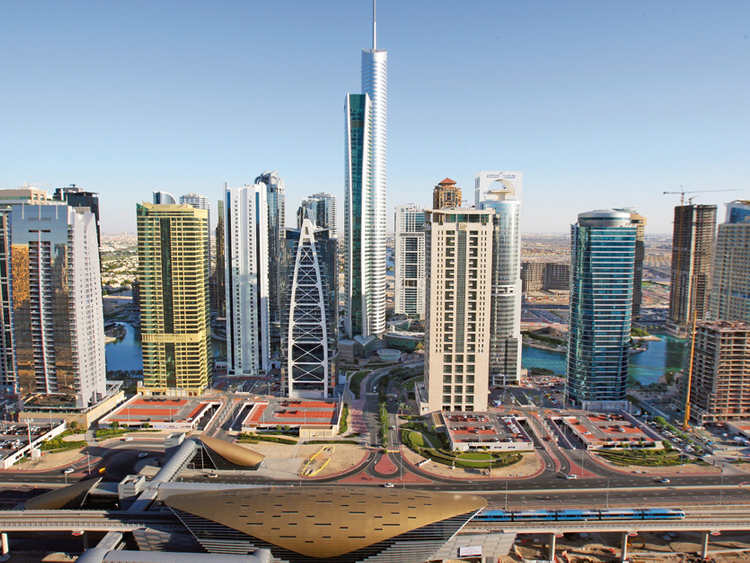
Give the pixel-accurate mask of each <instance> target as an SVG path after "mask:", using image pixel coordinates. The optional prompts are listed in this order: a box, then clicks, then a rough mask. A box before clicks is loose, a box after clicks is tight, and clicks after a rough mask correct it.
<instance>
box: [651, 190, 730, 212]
mask: <svg viewBox="0 0 750 563" xmlns="http://www.w3.org/2000/svg"><path fill="white" fill-rule="evenodd" d="M739 191H740V190H738V189H736V190H690V191H688V192H686V191H685V190H684V189H683V188H682V186H680V191H679V192H663V193H664V195H667V194H680V207H682V206H683V205H685V194H703V193H708V192H739ZM693 199H694V198H693V197H691V198H688V202H689V203H690V204H692V203H693Z"/></svg>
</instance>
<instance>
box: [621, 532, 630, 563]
mask: <svg viewBox="0 0 750 563" xmlns="http://www.w3.org/2000/svg"><path fill="white" fill-rule="evenodd" d="M621 544H622V555H621V556H620V561H627V560H628V532H623V533H622V542H621Z"/></svg>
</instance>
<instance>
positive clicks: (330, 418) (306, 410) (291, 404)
mask: <svg viewBox="0 0 750 563" xmlns="http://www.w3.org/2000/svg"><path fill="white" fill-rule="evenodd" d="M338 407H339V405H338V403H337V402H336V401H323V400H319V401H315V400H308V399H270V398H266V399H263V400H258V401H248V402H246V403H245V408H246V409H249V410H248V411H247V414H246V415H245V418H244V419H243V420H242V427H243V428H252V427H258V426H276V425H286V426H331V425H334V424H336V423H337V421H338V415H339V408H338Z"/></svg>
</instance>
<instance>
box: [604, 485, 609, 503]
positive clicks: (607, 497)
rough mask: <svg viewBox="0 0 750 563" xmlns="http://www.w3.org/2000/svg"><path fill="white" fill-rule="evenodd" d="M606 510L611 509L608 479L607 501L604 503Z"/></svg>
mask: <svg viewBox="0 0 750 563" xmlns="http://www.w3.org/2000/svg"><path fill="white" fill-rule="evenodd" d="M604 508H609V479H607V500H605V501H604Z"/></svg>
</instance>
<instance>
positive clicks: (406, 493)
mask: <svg viewBox="0 0 750 563" xmlns="http://www.w3.org/2000/svg"><path fill="white" fill-rule="evenodd" d="M165 503H166V505H167V506H169V508H170V509H172V511H173V512H174V513H175V514H176V515H177V517H178V518H179V519H180V520H181V521H182V523H183V524H184V525H185V526H186V527H187V528H188V529H189V530H190V532H191V533H192V534H193V535H194V536H195V538H196V539H197V540H198V542H200V544H201V545H202V546H203V547H204V549H206V551H207V552H209V553H225V554H233V555H241V554H246V553H252V552H253V551H254V550H255V549H258V548H264V549H269V550H270V551H271V552H272V553H273V556H274V561H288V562H300V563H301V562H312V561H328V562H332V563H353V562H355V561H365V560H367V561H369V562H372V563H376V562H386V561H388V562H399V563H408V562H411V561H413V562H421V561H426V560H429V559H431V558H432V557H431V556H432V555H433V554H435V552H436V551H437V550H439V549H440V548H441V547H442V546H443V545H444V544H445V543H446V542H447V541H449V540H450V539H451V538H452V537H453V536H454V535H455V534H456V533H457V532H458V531H459V530H460V529H461V528H462V527H463V526H464V525H465V524H466V523H467V522H468V521H469V520H471V518H472V517H473V516H474V515H475V514H476V513H477V512H478V511H480V510H481V509H482V508H484V506H485V505H486V504H487V501H486V500H485V499H484V498H482V497H479V496H474V495H459V494H453V493H438V492H426V491H413V490H405V489H401V490H399V489H395V490H383V489H380V488H353V487H352V488H347V487H327V488H326V487H309V488H308V487H305V488H302V489H289V488H281V487H276V488H263V489H234V490H224V491H222V492H221V494H220V495H217V494H216V493H209V492H201V493H191V494H183V495H174V496H170V497H168V498H167V499H166V500H165Z"/></svg>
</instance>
